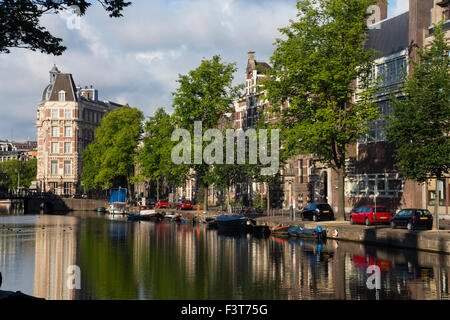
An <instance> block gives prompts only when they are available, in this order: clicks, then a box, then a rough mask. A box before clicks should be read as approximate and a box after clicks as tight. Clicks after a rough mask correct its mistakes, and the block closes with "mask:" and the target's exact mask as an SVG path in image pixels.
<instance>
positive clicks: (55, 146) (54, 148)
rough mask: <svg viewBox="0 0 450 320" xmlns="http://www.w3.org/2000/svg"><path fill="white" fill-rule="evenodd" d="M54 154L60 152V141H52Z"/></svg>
mask: <svg viewBox="0 0 450 320" xmlns="http://www.w3.org/2000/svg"><path fill="white" fill-rule="evenodd" d="M51 151H52V154H58V153H59V142H52V150H51Z"/></svg>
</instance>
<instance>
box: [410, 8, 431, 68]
mask: <svg viewBox="0 0 450 320" xmlns="http://www.w3.org/2000/svg"><path fill="white" fill-rule="evenodd" d="M433 4H434V3H433V0H409V42H408V43H410V44H412V45H411V48H410V49H411V52H410V58H412V59H414V60H416V59H417V58H418V56H417V52H416V49H415V48H416V46H418V47H420V48H422V47H423V41H424V37H425V35H426V33H425V30H426V29H427V28H428V27H429V26H430V24H431V15H430V11H431V8H433Z"/></svg>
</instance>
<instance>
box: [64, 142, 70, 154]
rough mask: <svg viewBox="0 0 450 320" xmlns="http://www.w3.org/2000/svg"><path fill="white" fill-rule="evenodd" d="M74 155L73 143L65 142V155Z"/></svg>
mask: <svg viewBox="0 0 450 320" xmlns="http://www.w3.org/2000/svg"><path fill="white" fill-rule="evenodd" d="M71 153H72V142H64V154H71Z"/></svg>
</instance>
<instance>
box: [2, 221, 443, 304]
mask: <svg viewBox="0 0 450 320" xmlns="http://www.w3.org/2000/svg"><path fill="white" fill-rule="evenodd" d="M370 265H377V266H378V267H379V268H380V270H381V276H380V280H381V281H380V284H381V288H380V289H379V290H376V289H374V290H370V289H368V287H367V280H368V277H369V276H370V274H367V268H368V266H370ZM70 266H78V267H79V270H80V274H79V278H77V279H79V285H80V289H71V288H70V285H73V284H74V283H75V284H76V283H77V281H76V280H75V281H73V277H72V273H69V272H72V271H71V270H70ZM0 271H1V272H2V275H3V284H2V286H1V290H6V291H18V290H20V291H22V292H23V293H26V294H29V295H34V296H37V297H42V298H45V299H52V300H53V299H64V300H66V299H67V300H69V299H153V300H158V299H168V300H173V299H195V300H197V299H199V300H203V299H221V300H222V299H225V300H228V299H232V300H233V299H255V300H262V299H269V300H272V299H283V300H290V299H294V300H296V299H297V300H298V299H305V300H309V299H314V300H319V299H354V300H375V299H380V300H383V299H408V300H409V299H429V300H436V299H449V298H450V296H449V284H450V280H449V275H450V255H439V254H433V253H425V252H418V251H414V250H388V249H386V248H377V247H373V246H365V245H361V244H355V243H349V242H342V241H341V242H338V241H327V242H326V243H324V244H317V243H315V242H313V241H306V240H298V239H295V240H294V239H281V238H276V237H269V238H256V237H253V236H251V235H245V236H242V237H236V236H227V235H221V234H219V233H218V232H217V230H210V229H208V228H207V227H206V226H205V225H199V226H193V225H188V224H187V225H179V224H174V223H153V222H126V221H114V220H110V219H108V218H107V216H99V215H97V213H95V212H91V213H88V212H85V213H73V214H70V215H67V216H52V215H39V216H32V215H2V216H0Z"/></svg>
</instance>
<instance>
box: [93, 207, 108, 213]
mask: <svg viewBox="0 0 450 320" xmlns="http://www.w3.org/2000/svg"><path fill="white" fill-rule="evenodd" d="M95 211H97V212H100V213H104V212H106V208H105V207H99V208H97V209H95Z"/></svg>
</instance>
